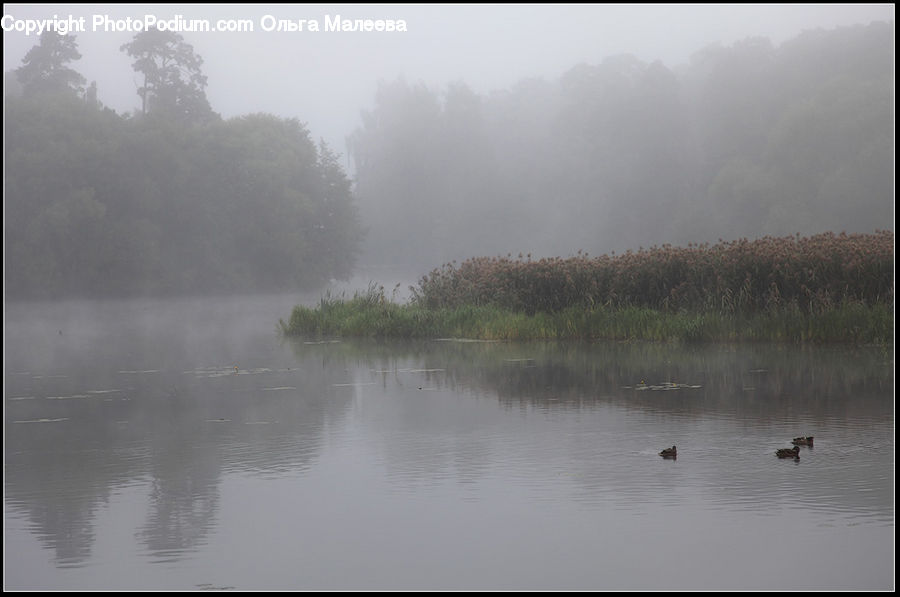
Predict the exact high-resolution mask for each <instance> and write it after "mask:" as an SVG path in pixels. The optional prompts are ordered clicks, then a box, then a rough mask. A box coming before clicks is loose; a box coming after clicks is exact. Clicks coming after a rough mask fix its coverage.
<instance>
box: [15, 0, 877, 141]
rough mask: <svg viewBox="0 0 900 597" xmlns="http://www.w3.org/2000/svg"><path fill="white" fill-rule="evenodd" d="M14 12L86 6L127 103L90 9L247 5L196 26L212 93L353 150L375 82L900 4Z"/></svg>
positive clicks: (434, 78) (763, 30) (637, 47)
mask: <svg viewBox="0 0 900 597" xmlns="http://www.w3.org/2000/svg"><path fill="white" fill-rule="evenodd" d="M4 14H6V15H12V16H14V17H15V18H16V19H52V18H53V17H54V16H57V17H58V18H60V19H63V18H66V17H68V16H69V15H72V16H74V17H76V18H77V17H82V16H84V17H86V19H87V20H86V23H87V24H88V31H87V32H85V33H80V34H79V33H75V35H76V36H77V40H78V44H79V48H80V50H81V54H82V59H81V60H80V61H79V62H78V63H76V64H75V66H76V67H77V69H78V70H79V71H80V72H82V73H83V74H84V76H85V78H86V79H87V80H88V81H97V86H98V89H99V95H100V97H101V99H102V101H103V102H104V103H105V104H106V105H108V106H110V107H112V108H114V109H115V110H117V111H119V112H127V111H131V110H134V109H136V108H138V107H139V106H140V100H139V98H138V96H137V94H136V92H135V88H136V87H137V85H136V84H135V83H134V81H133V78H134V77H133V74H134V73H133V72H132V69H131V60H130V59H129V58H128V57H127V56H126V55H125V54H124V53H123V52H120V51H119V47H120V46H121V45H122V44H124V43H127V42H128V41H129V40H130V39H131V38H132V37H133V36H134V33H133V32H102V31H98V32H93V31H92V30H91V26H90V23H91V19H92V18H93V16H94V15H100V16H108V17H109V18H110V19H114V20H120V19H126V18H128V17H131V18H132V19H142V18H144V16H145V15H155V16H156V17H158V18H159V19H160V20H164V19H172V18H174V17H175V16H176V15H181V16H183V17H184V19H186V20H190V19H209V20H217V19H250V20H251V21H253V23H254V25H255V27H254V28H255V31H253V32H246V33H220V32H214V33H190V32H185V33H184V36H185V39H186V41H188V42H189V43H190V44H192V45H193V46H194V48H195V49H196V51H197V53H198V54H199V55H200V56H201V57H202V58H203V60H204V71H205V73H206V74H207V76H208V78H209V88H208V90H207V94H208V96H209V98H210V102H211V103H212V105H213V107H214V109H215V110H216V111H218V112H219V113H220V114H222V116H223V117H226V118H228V117H232V116H240V115H243V114H249V113H254V112H269V113H272V114H277V115H279V116H283V117H289V118H299V119H300V120H301V121H303V122H306V123H307V125H308V126H309V128H310V130H311V132H312V133H313V136H314V138H319V137H324V138H325V139H326V140H327V141H328V142H329V143H330V144H331V145H332V147H334V148H335V149H337V150H338V151H340V152H342V153H343V152H344V138H345V137H346V136H347V135H348V134H349V133H350V132H351V131H352V130H353V129H354V128H355V127H356V126H358V124H359V113H360V110H362V109H364V108H368V107H370V106H371V104H372V101H373V98H374V94H375V89H376V85H377V82H378V81H379V80H392V79H395V78H397V77H405V78H406V79H407V80H409V81H423V82H424V83H426V84H427V85H430V86H442V85H445V84H447V83H448V82H451V81H457V80H462V81H465V82H466V83H467V84H468V85H469V86H470V87H471V88H472V89H473V90H475V91H476V92H479V93H488V92H490V91H493V90H498V89H506V88H508V87H509V86H511V85H513V84H514V83H516V82H517V81H519V80H521V79H523V78H529V77H558V76H560V75H562V73H564V72H565V71H566V70H568V69H569V68H571V67H572V66H574V65H576V64H578V63H581V62H587V63H596V62H600V61H601V60H602V59H603V58H605V57H607V56H613V55H617V54H623V53H628V54H633V55H634V56H636V57H637V58H639V59H641V60H644V61H648V62H652V61H654V60H661V61H662V62H663V63H664V64H666V65H667V66H669V67H674V66H677V65H679V64H682V63H686V62H687V61H688V60H689V58H690V56H691V54H693V53H694V52H696V51H697V50H699V49H701V48H703V47H706V46H708V45H710V44H715V43H720V44H723V45H730V44H732V43H734V42H736V41H738V40H741V39H744V38H747V37H754V36H763V37H767V38H769V39H770V40H772V42H773V43H774V44H779V43H781V42H783V41H785V40H787V39H789V38H791V37H793V36H795V35H797V34H798V33H800V32H801V31H804V30H809V29H817V28H826V29H828V28H833V27H836V26H840V25H850V24H868V23H870V22H871V21H879V20H880V21H885V20H892V19H893V18H894V6H893V5H889V4H871V5H869V4H846V5H841V4H825V5H784V6H779V5H737V6H736V5H683V6H679V5H671V4H663V5H641V6H628V5H594V6H591V5H539V4H538V5H534V4H528V5H520V6H516V5H506V4H504V5H484V4H479V5H456V6H423V5H377V4H373V5H362V6H359V5H352V4H344V5H317V4H304V5H284V4H277V5H264V4H257V5H240V4H227V5H166V4H155V5H154V4H148V5H105V4H96V5H90V4H72V5H53V4H47V5H35V4H16V3H7V4H4ZM265 15H271V16H273V17H275V18H276V19H279V20H281V19H284V20H289V21H292V22H296V21H297V20H298V19H316V20H318V21H319V23H320V27H321V28H323V29H324V26H325V17H326V15H330V16H331V17H332V18H333V17H334V16H335V15H341V17H342V18H345V19H351V20H352V19H359V18H363V19H395V20H400V19H403V20H405V21H406V26H407V31H406V32H394V33H388V32H384V33H381V34H379V33H376V32H371V33H366V32H326V31H324V30H323V31H320V32H318V33H314V32H306V33H291V32H277V31H272V32H266V31H262V30H261V25H262V22H261V19H262V17H263V16H265ZM37 41H38V39H37V36H36V35H31V36H26V35H24V34H22V33H19V32H15V31H13V32H4V34H3V70H4V72H7V71H10V70H13V69H15V68H18V67H19V66H21V61H22V58H23V57H24V56H25V54H26V53H27V52H28V50H29V49H31V47H32V46H34V45H35V44H36V43H37Z"/></svg>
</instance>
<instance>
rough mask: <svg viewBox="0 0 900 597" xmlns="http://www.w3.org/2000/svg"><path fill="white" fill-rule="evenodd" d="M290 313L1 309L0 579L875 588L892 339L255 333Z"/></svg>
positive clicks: (263, 308)
mask: <svg viewBox="0 0 900 597" xmlns="http://www.w3.org/2000/svg"><path fill="white" fill-rule="evenodd" d="M298 300H301V299H298V297H291V296H278V297H255V298H230V299H227V300H224V301H216V302H214V301H209V300H200V299H185V300H166V301H162V300H160V301H120V302H105V303H89V302H68V303H48V304H41V303H30V304H8V305H6V319H5V331H4V335H5V351H4V354H5V363H4V408H5V412H4V416H5V420H4V430H5V463H4V464H5V466H4V470H5V478H4V560H5V561H4V585H5V588H7V589H51V590H52V589H96V590H114V589H163V590H165V589H183V590H201V589H235V590H252V589H272V590H278V589H398V590H404V589H426V590H427V589H851V590H852V589H893V588H894V470H895V468H894V416H895V413H894V375H893V370H894V363H893V358H894V357H893V350H889V351H884V350H879V349H876V348H855V349H849V348H843V347H841V348H835V347H828V348H808V347H807V348H801V347H779V346H761V345H740V346H701V347H684V346H670V345H660V344H647V343H527V344H513V343H482V342H461V341H449V340H443V341H427V342H425V341H422V342H389V343H377V342H358V341H343V342H318V343H311V342H304V341H302V340H284V339H281V338H279V336H278V334H277V333H276V326H277V322H278V319H279V318H287V317H288V315H289V312H290V307H291V306H292V305H293V304H294V303H296V302H298ZM235 367H237V370H236V371H235ZM642 382H643V383H642ZM799 435H812V436H814V437H815V444H814V447H813V448H807V447H803V448H802V449H801V452H800V459H799V461H795V460H793V459H787V460H780V459H778V458H776V456H775V450H776V449H778V448H789V447H791V443H790V440H791V439H792V438H793V437H796V436H799ZM672 445H676V446H677V447H678V458H677V460H665V459H663V458H661V457H660V456H659V455H658V453H659V451H660V450H662V449H663V448H666V447H670V446H672Z"/></svg>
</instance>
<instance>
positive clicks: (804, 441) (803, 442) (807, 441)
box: [791, 435, 813, 448]
mask: <svg viewBox="0 0 900 597" xmlns="http://www.w3.org/2000/svg"><path fill="white" fill-rule="evenodd" d="M791 443H792V444H794V445H795V446H809V447H810V448H812V445H813V436H811V435H810V436H808V437H802V436H801V437H795V438H794V439H792V440H791Z"/></svg>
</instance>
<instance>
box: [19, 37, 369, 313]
mask: <svg viewBox="0 0 900 597" xmlns="http://www.w3.org/2000/svg"><path fill="white" fill-rule="evenodd" d="M124 50H127V51H129V53H130V54H132V55H134V56H136V57H138V60H137V61H136V62H135V68H136V70H137V71H138V72H139V73H141V74H143V75H145V76H144V77H143V82H144V86H143V87H142V88H141V89H140V90H139V95H140V96H141V98H142V108H141V110H140V111H139V112H137V113H135V114H133V115H119V114H116V113H115V112H113V111H112V110H109V109H106V108H104V107H103V106H102V104H101V102H100V101H99V100H98V98H97V95H96V87H95V86H93V85H91V86H90V87H88V88H87V89H83V85H82V83H83V82H84V79H83V77H81V76H80V75H78V74H77V72H75V71H74V70H73V69H71V68H68V66H67V64H66V63H67V62H70V61H72V60H75V59H77V58H78V57H80V54H78V53H77V50H76V48H75V45H74V42H73V40H72V38H71V37H68V36H60V35H57V34H55V33H52V32H51V33H50V34H49V35H45V36H42V38H41V43H40V45H38V46H35V48H34V49H33V50H32V52H29V54H28V56H26V59H25V61H24V64H23V66H22V67H21V68H20V69H18V70H17V71H16V72H15V73H10V74H8V75H7V82H8V83H10V85H8V86H7V93H6V94H5V97H4V110H5V114H4V116H5V133H4V134H5V148H4V149H5V153H4V158H5V164H4V165H5V181H4V182H5V186H4V231H5V268H4V274H5V278H6V280H5V281H6V285H5V289H6V294H7V296H8V297H10V298H18V297H60V296H123V295H133V294H138V293H140V294H156V295H165V294H184V293H212V292H257V291H276V290H288V289H290V290H293V289H297V288H304V287H305V288H315V287H319V286H320V285H322V284H323V283H325V282H327V281H328V280H329V279H330V278H346V277H349V275H350V273H351V272H352V269H353V265H354V261H355V259H356V256H357V253H358V249H359V242H360V239H361V225H360V222H359V217H358V213H357V208H356V205H355V202H354V199H353V196H352V191H351V181H350V180H349V179H348V178H347V176H346V175H345V173H344V171H343V170H342V168H341V166H340V163H339V160H338V159H337V156H336V155H335V154H333V153H332V152H331V151H330V150H329V149H328V147H326V146H325V145H324V144H320V145H319V146H317V145H316V144H315V143H314V142H313V141H312V140H311V139H310V135H309V132H308V131H307V129H306V128H305V126H304V125H303V124H301V123H300V122H299V121H297V120H292V119H283V118H278V117H275V116H271V115H265V114H257V115H248V116H243V117H239V118H233V119H230V120H223V119H221V118H220V117H219V116H218V115H217V114H215V113H214V112H213V111H212V109H211V108H210V106H209V103H208V102H207V101H206V97H205V94H204V93H203V88H204V86H205V77H202V75H201V74H200V71H199V67H200V64H202V61H201V60H200V59H199V57H197V56H195V55H194V54H193V53H192V49H191V48H190V46H188V45H187V44H185V43H184V42H183V40H181V39H180V37H179V36H177V35H175V34H163V33H160V32H155V31H154V32H148V33H147V34H139V35H138V36H136V37H135V41H134V42H132V44H126V46H123V51H124Z"/></svg>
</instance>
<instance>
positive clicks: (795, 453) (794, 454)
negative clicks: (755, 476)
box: [775, 446, 800, 460]
mask: <svg viewBox="0 0 900 597" xmlns="http://www.w3.org/2000/svg"><path fill="white" fill-rule="evenodd" d="M775 455H776V456H778V457H779V458H796V459H797V460H800V446H794V447H793V448H781V449H780V450H776V451H775Z"/></svg>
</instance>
